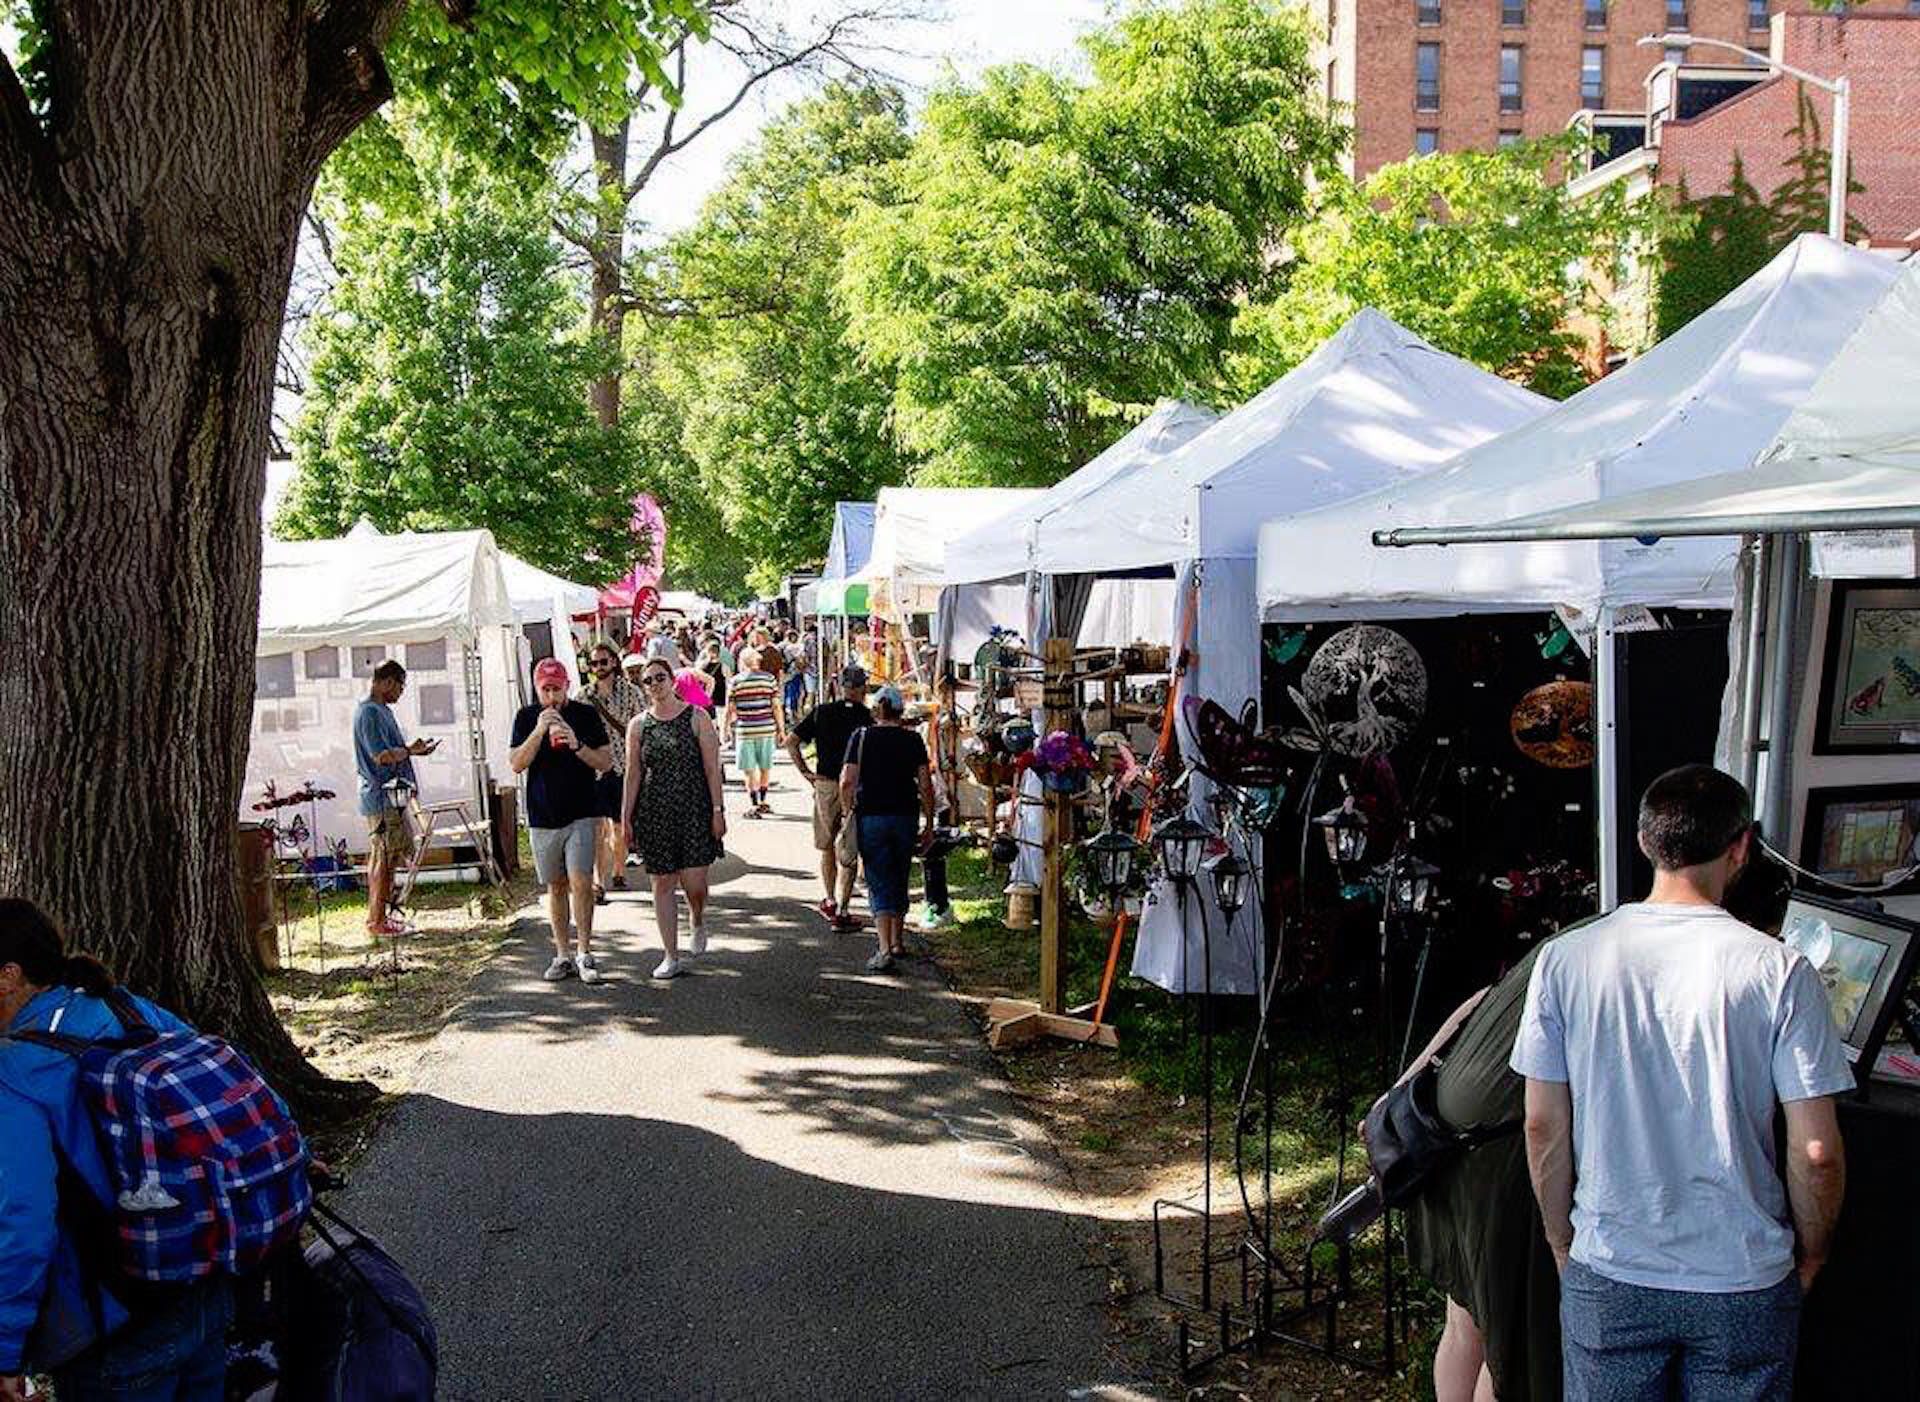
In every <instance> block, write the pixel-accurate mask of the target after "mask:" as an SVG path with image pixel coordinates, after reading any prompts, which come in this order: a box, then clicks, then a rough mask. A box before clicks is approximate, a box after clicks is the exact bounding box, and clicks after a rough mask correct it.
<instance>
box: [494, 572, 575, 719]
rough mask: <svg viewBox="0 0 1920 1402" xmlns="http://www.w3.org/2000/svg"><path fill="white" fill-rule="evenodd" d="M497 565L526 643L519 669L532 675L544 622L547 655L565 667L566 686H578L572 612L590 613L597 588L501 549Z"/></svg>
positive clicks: (573, 613)
mask: <svg viewBox="0 0 1920 1402" xmlns="http://www.w3.org/2000/svg"><path fill="white" fill-rule="evenodd" d="M500 567H501V570H502V571H503V572H504V573H505V575H506V580H507V594H508V597H510V598H511V599H512V600H513V616H514V618H515V619H516V620H517V621H518V622H519V624H520V635H521V639H522V642H523V643H524V645H525V650H524V656H522V657H521V658H520V659H519V662H520V668H519V670H520V671H521V672H523V673H526V674H527V675H529V676H530V675H531V672H532V665H533V661H534V654H535V648H534V639H535V636H536V635H537V630H538V629H539V628H540V627H541V626H542V625H544V626H545V628H546V629H547V641H548V643H549V644H550V646H551V649H552V650H551V653H550V654H549V655H550V656H553V657H556V658H558V659H559V660H560V665H561V666H563V667H565V668H566V669H567V678H568V681H567V686H568V689H569V690H571V689H574V688H577V687H578V686H579V685H580V672H579V665H578V663H577V662H576V661H575V659H574V653H573V619H574V615H576V614H582V613H592V612H593V611H594V609H595V608H597V607H598V606H599V603H600V591H599V590H598V589H595V588H594V587H593V586H592V585H590V584H575V583H574V582H573V581H572V580H570V579H562V578H561V577H560V576H559V575H557V574H548V573H547V572H546V571H545V570H543V569H539V568H537V567H536V566H533V565H530V564H528V563H527V562H526V561H525V560H521V559H516V558H515V557H514V556H512V555H509V554H507V552H506V551H504V550H503V551H501V552H500ZM530 630H535V631H533V632H530Z"/></svg>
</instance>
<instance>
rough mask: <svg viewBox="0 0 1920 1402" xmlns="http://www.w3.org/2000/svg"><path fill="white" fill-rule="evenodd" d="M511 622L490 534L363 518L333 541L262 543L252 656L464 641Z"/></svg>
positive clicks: (506, 597) (511, 608)
mask: <svg viewBox="0 0 1920 1402" xmlns="http://www.w3.org/2000/svg"><path fill="white" fill-rule="evenodd" d="M513 622H514V612H513V605H512V603H511V601H510V596H509V594H508V591H507V581H506V575H505V573H504V572H503V570H502V569H501V564H500V551H499V549H498V548H497V547H496V546H495V545H494V543H493V533H492V532H491V531H448V532H445V533H440V534H423V535H416V534H413V533H412V532H407V533H404V534H401V535H381V534H380V533H379V532H377V531H375V530H374V529H373V528H372V527H371V526H367V525H365V523H362V525H361V526H357V527H355V528H354V530H353V531H352V532H350V533H349V534H348V535H346V536H345V537H343V538H342V539H339V540H297V541H278V540H268V541H266V542H265V550H264V559H263V560H262V563H261V570H260V632H259V640H258V642H257V643H256V651H258V652H261V653H277V652H289V651H292V650H294V649H296V648H302V647H312V646H318V645H320V644H323V643H332V644H335V645H341V644H355V643H358V644H363V645H364V644H372V643H394V642H402V641H406V640H408V639H416V640H417V639H426V638H436V637H443V636H445V637H451V638H454V639H455V640H456V641H458V642H461V643H471V642H473V641H474V640H475V639H476V638H477V637H478V636H479V634H480V631H481V630H482V629H484V628H488V627H494V626H502V625H506V626H511V625H512V624H513Z"/></svg>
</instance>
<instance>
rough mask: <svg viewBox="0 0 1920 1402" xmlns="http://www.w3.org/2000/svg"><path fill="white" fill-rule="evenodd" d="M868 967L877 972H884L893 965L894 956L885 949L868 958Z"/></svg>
mask: <svg viewBox="0 0 1920 1402" xmlns="http://www.w3.org/2000/svg"><path fill="white" fill-rule="evenodd" d="M867 967H868V968H869V969H871V970H872V971H873V972H874V973H876V974H884V973H886V972H887V970H889V969H891V968H892V967H893V956H892V955H891V954H889V953H887V951H886V950H884V949H883V950H881V951H880V952H879V953H878V954H875V955H874V956H873V958H871V959H869V960H867Z"/></svg>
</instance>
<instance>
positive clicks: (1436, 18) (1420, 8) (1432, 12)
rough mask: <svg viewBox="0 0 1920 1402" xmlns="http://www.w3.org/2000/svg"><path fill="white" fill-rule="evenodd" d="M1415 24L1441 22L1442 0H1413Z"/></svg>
mask: <svg viewBox="0 0 1920 1402" xmlns="http://www.w3.org/2000/svg"><path fill="white" fill-rule="evenodd" d="M1413 22H1414V23H1415V24H1438V23H1440V0H1413Z"/></svg>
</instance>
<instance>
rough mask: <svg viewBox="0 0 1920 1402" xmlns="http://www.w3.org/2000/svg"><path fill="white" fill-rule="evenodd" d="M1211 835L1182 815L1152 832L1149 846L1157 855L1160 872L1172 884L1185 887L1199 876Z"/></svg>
mask: <svg viewBox="0 0 1920 1402" xmlns="http://www.w3.org/2000/svg"><path fill="white" fill-rule="evenodd" d="M1212 839H1213V834H1212V833H1211V832H1210V831H1208V830H1207V828H1206V826H1205V825H1204V824H1201V823H1196V822H1195V821H1194V820H1193V819H1192V818H1190V817H1188V816H1187V815H1186V814H1185V813H1177V814H1175V815H1174V816H1173V817H1171V818H1169V819H1167V820H1166V822H1164V823H1162V824H1160V826H1159V827H1157V828H1155V829H1154V832H1153V845H1154V846H1155V847H1157V848H1158V849H1159V851H1160V869H1161V870H1162V871H1164V872H1165V873H1166V874H1167V875H1168V877H1170V878H1171V879H1172V880H1174V881H1176V882H1178V883H1180V884H1181V885H1185V884H1186V883H1187V882H1189V881H1192V880H1193V879H1194V878H1195V877H1196V876H1198V875H1199V874H1200V862H1201V859H1202V858H1203V857H1205V856H1206V853H1207V843H1208V842H1210V841H1212Z"/></svg>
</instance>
